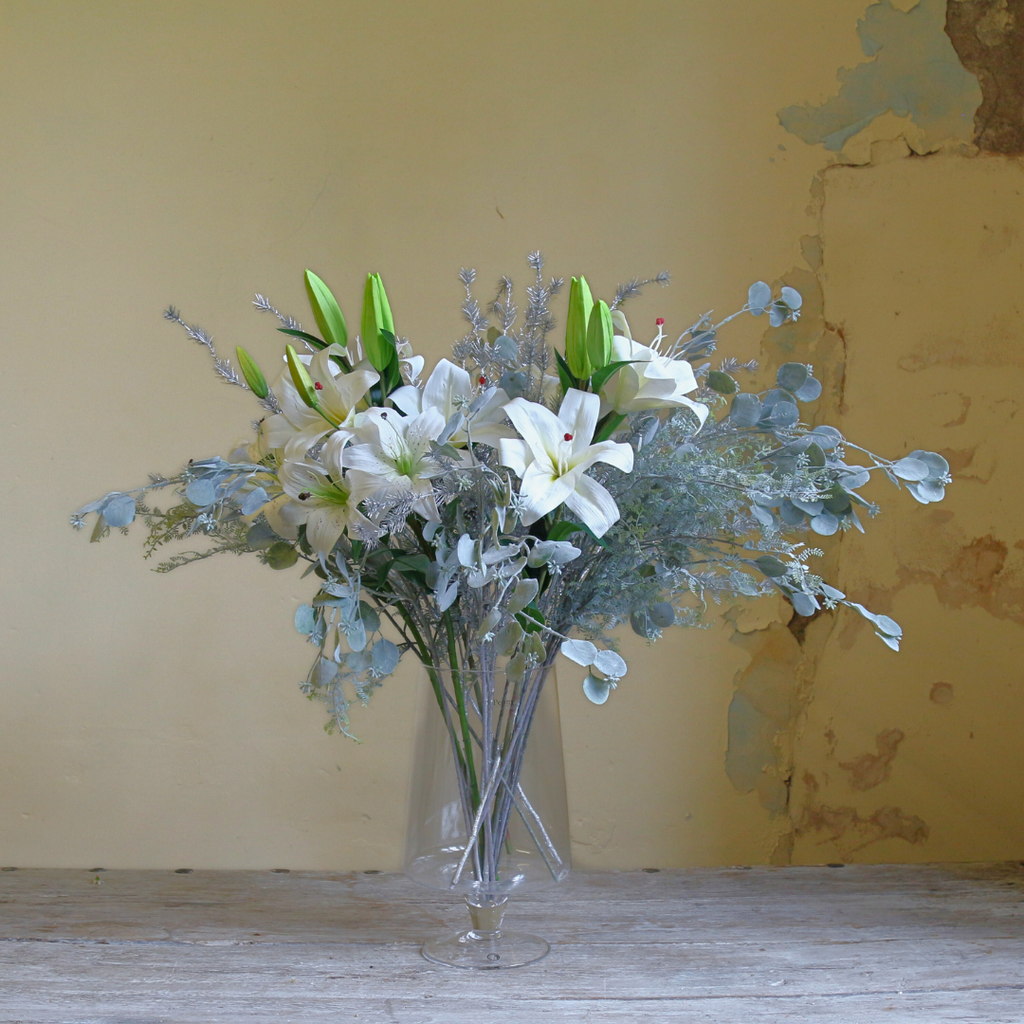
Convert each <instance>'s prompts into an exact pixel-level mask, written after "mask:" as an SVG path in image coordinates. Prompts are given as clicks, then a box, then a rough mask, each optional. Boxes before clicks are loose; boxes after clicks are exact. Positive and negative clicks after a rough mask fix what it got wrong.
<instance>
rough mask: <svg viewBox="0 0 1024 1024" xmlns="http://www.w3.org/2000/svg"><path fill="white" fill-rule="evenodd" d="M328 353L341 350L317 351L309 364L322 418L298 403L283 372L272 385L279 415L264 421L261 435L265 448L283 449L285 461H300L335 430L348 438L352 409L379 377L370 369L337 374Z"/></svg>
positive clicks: (296, 395)
mask: <svg viewBox="0 0 1024 1024" xmlns="http://www.w3.org/2000/svg"><path fill="white" fill-rule="evenodd" d="M332 352H333V353H334V354H336V355H338V354H341V353H342V352H343V350H342V349H341V347H340V346H337V345H333V346H330V347H329V348H325V349H321V350H320V351H319V352H317V353H316V355H314V356H313V357H312V359H310V361H309V375H310V377H312V378H313V382H314V385H315V386H316V390H317V394H318V396H319V398H320V406H321V408H322V409H323V412H324V415H321V414H320V413H319V412H317V411H316V410H315V409H310V407H309V406H308V405H306V403H305V402H303V401H302V399H301V398H300V397H299V393H298V391H296V389H295V385H294V384H293V383H292V379H291V375H290V374H289V373H288V372H287V371H285V372H284V373H283V374H282V375H281V378H280V380H278V382H277V384H275V385H274V391H275V393H276V394H277V396H278V398H279V400H280V402H281V410H282V411H281V412H280V413H279V414H278V415H276V416H270V417H268V418H267V419H266V420H264V422H263V431H262V433H263V437H264V443H265V444H266V446H267V447H268V448H283V449H284V452H285V457H286V458H289V459H292V460H298V459H301V458H302V457H303V456H304V455H305V454H306V451H307V450H308V449H309V448H311V447H312V446H313V445H314V444H316V442H317V441H319V440H320V438H322V437H323V436H324V434H329V433H332V432H333V431H335V430H340V431H341V432H342V433H343V434H344V435H345V436H346V437H351V436H352V422H353V417H354V415H355V408H356V406H357V405H358V404H359V401H360V400H361V399H362V397H363V395H365V394H366V392H367V391H369V390H370V388H371V387H372V386H373V385H374V384H376V383H377V381H379V380H380V374H378V373H377V372H376V370H372V369H368V370H353V371H352V372H351V373H340V372H338V368H337V366H336V365H335V364H334V363H332V362H331V360H330V356H331V353H332Z"/></svg>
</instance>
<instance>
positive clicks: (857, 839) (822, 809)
mask: <svg viewBox="0 0 1024 1024" xmlns="http://www.w3.org/2000/svg"><path fill="white" fill-rule="evenodd" d="M803 783H804V788H805V801H804V805H803V808H802V811H801V814H800V818H799V821H798V822H797V824H796V834H797V835H807V834H812V833H813V834H815V835H818V836H820V837H821V842H823V843H834V844H835V846H836V848H837V850H838V851H839V852H840V855H841V856H844V857H849V856H852V855H853V854H855V853H857V852H858V851H859V850H863V849H864V847H866V846H869V845H871V844H872V843H877V842H879V841H881V840H883V839H902V840H903V841H904V842H907V843H912V844H919V843H923V842H925V841H926V840H927V839H928V836H929V835H930V834H931V830H930V829H929V827H928V825H927V823H926V822H925V821H924V820H922V819H921V818H920V817H918V816H917V815H916V814H907V813H906V812H904V811H903V810H902V809H901V808H899V807H879V808H878V809H877V810H876V811H873V812H872V813H871V814H869V815H868V816H867V817H864V816H862V815H861V813H860V812H859V811H858V810H857V809H856V808H855V807H847V806H841V807H832V806H829V805H827V804H822V803H819V802H818V799H817V797H818V789H819V784H818V780H817V779H816V778H815V777H814V775H812V774H811V773H810V772H804V774H803Z"/></svg>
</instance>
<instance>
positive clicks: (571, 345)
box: [565, 277, 594, 380]
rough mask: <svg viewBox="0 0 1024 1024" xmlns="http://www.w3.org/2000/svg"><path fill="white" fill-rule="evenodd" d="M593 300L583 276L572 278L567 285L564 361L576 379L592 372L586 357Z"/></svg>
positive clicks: (588, 375)
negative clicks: (567, 306) (567, 304)
mask: <svg viewBox="0 0 1024 1024" xmlns="http://www.w3.org/2000/svg"><path fill="white" fill-rule="evenodd" d="M593 308H594V300H593V297H592V296H591V294H590V287H589V286H588V285H587V279H586V278H585V277H580V278H575V277H574V278H573V279H572V283H571V284H570V286H569V312H568V314H567V316H566V318H565V361H566V362H567V363H568V364H569V370H570V371H571V372H572V375H573V376H574V377H576V378H577V379H578V380H587V379H588V378H589V377H590V375H591V374H592V373H593V372H594V369H593V367H592V366H591V365H590V360H589V358H588V357H587V323H588V321H589V319H590V311H591V310H592V309H593Z"/></svg>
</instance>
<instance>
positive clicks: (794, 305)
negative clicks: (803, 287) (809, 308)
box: [781, 285, 804, 309]
mask: <svg viewBox="0 0 1024 1024" xmlns="http://www.w3.org/2000/svg"><path fill="white" fill-rule="evenodd" d="M781 295H782V301H783V302H784V303H785V304H786V305H787V306H789V308H790V309H799V308H800V307H801V306H802V305H803V304H804V299H803V296H802V295H801V294H800V293H799V292H798V291H797V290H796V289H795V288H790V287H789V286H788V285H783V286H782V292H781Z"/></svg>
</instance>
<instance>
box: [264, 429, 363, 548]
mask: <svg viewBox="0 0 1024 1024" xmlns="http://www.w3.org/2000/svg"><path fill="white" fill-rule="evenodd" d="M343 447H344V438H342V437H340V436H339V435H338V434H335V435H333V436H332V437H331V439H330V440H329V441H328V442H327V444H326V445H324V450H323V452H321V455H320V458H321V462H319V463H316V462H310V461H309V460H308V459H302V460H293V459H286V460H285V462H284V464H283V465H282V466H281V468H280V469H279V470H278V478H279V479H280V481H281V486H282V487H283V488H284V490H285V493H286V494H287V495H288V496H289V497H290V498H291V499H292V500H291V501H290V502H288V504H287V505H285V506H283V507H281V508H280V509H279V510H278V514H279V515H280V516H281V518H282V519H283V520H284V521H285V522H286V523H289V524H291V525H294V526H297V525H298V524H299V523H303V522H304V523H305V524H306V539H307V540H308V541H309V543H310V544H311V545H312V547H313V548H314V549H315V550H316V551H318V552H319V553H320V554H322V555H329V554H330V553H331V550H332V549H333V547H334V545H335V544H336V543H337V542H338V538H339V537H340V536H341V535H342V533H343V532H344V531H345V530H346V529H348V530H351V531H352V532H353V533H354V534H355V535H356V536H357V537H359V538H361V539H367V538H369V537H374V536H377V528H376V527H375V526H374V525H373V523H371V522H370V520H369V519H367V518H366V516H364V515H363V513H362V512H360V511H359V509H358V507H357V506H358V504H359V502H360V501H362V500H363V498H366V497H368V496H369V495H370V494H371V493H372V489H371V490H367V489H366V487H365V484H364V483H363V482H362V481H360V480H358V479H354V478H353V477H352V475H351V474H350V473H349V474H346V473H344V471H343V469H342V465H341V453H342V449H343Z"/></svg>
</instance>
